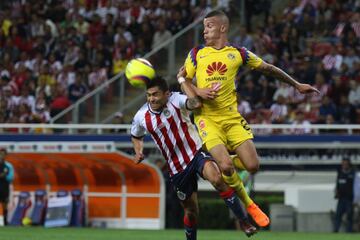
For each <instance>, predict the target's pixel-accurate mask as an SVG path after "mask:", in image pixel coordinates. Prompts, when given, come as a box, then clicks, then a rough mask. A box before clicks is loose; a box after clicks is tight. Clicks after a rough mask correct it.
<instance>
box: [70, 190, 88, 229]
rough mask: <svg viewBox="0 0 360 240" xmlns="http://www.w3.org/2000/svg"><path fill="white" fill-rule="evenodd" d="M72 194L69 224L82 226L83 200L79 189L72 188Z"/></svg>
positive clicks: (83, 220) (83, 219)
mask: <svg viewBox="0 0 360 240" xmlns="http://www.w3.org/2000/svg"><path fill="white" fill-rule="evenodd" d="M71 195H72V214H71V222H70V226H73V227H83V226H84V225H85V201H84V198H83V195H82V192H81V190H79V189H74V190H73V191H71Z"/></svg>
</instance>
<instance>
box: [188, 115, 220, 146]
mask: <svg viewBox="0 0 360 240" xmlns="http://www.w3.org/2000/svg"><path fill="white" fill-rule="evenodd" d="M195 124H196V126H197V129H198V132H199V135H200V137H201V140H202V141H203V143H204V146H205V148H206V150H208V151H210V149H211V148H213V147H214V146H216V145H218V144H226V135H225V132H224V131H223V130H222V129H221V126H220V125H219V124H218V123H217V122H216V121H213V120H212V119H210V118H207V117H203V116H197V117H195Z"/></svg>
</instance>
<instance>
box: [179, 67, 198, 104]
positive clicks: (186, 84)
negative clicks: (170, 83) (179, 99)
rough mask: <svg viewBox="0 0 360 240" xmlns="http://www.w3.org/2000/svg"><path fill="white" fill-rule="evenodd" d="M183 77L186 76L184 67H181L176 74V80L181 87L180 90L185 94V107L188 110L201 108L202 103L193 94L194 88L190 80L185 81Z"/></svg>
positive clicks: (194, 93)
mask: <svg viewBox="0 0 360 240" xmlns="http://www.w3.org/2000/svg"><path fill="white" fill-rule="evenodd" d="M185 76H186V71H185V67H184V66H182V67H181V68H180V69H179V72H178V74H177V79H178V82H179V84H180V86H181V89H182V90H183V91H184V92H185V94H186V96H187V97H188V99H187V101H186V107H187V108H188V109H189V110H193V109H196V108H200V107H201V106H202V103H201V100H200V98H199V97H198V95H197V94H196V92H195V89H194V88H196V87H195V86H194V85H193V84H192V83H191V80H189V79H185Z"/></svg>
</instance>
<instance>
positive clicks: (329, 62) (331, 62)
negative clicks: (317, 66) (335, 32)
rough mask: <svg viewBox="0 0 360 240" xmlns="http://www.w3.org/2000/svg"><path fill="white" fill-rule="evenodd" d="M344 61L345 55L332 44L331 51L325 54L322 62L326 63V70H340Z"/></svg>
mask: <svg viewBox="0 0 360 240" xmlns="http://www.w3.org/2000/svg"><path fill="white" fill-rule="evenodd" d="M342 61H343V57H342V56H341V55H340V54H339V51H338V50H337V48H336V47H335V46H334V45H332V46H331V49H330V53H329V54H327V55H325V56H324V58H323V60H322V63H323V64H324V68H325V69H326V70H329V71H332V70H335V71H340V67H341V64H342Z"/></svg>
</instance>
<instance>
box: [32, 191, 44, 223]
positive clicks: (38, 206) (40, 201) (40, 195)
mask: <svg viewBox="0 0 360 240" xmlns="http://www.w3.org/2000/svg"><path fill="white" fill-rule="evenodd" d="M46 208H47V197H46V191H45V190H41V189H39V190H36V191H35V205H34V209H33V211H32V213H31V222H32V225H43V224H44V221H45V215H46Z"/></svg>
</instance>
